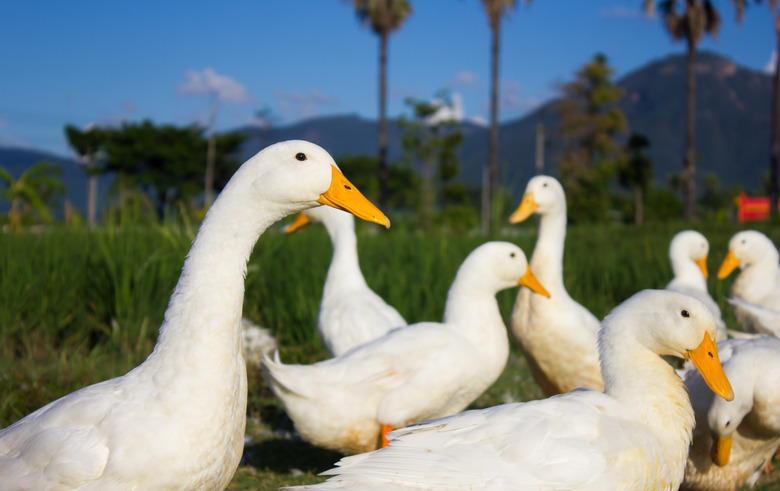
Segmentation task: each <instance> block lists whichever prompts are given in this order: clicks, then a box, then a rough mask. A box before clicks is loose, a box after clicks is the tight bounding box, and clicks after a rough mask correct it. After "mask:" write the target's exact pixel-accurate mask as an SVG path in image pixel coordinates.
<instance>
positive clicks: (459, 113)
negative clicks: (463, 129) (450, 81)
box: [426, 92, 465, 124]
mask: <svg viewBox="0 0 780 491" xmlns="http://www.w3.org/2000/svg"><path fill="white" fill-rule="evenodd" d="M450 99H451V101H450V102H451V103H452V104H451V105H449V106H448V105H444V104H442V101H441V100H439V99H434V100H433V101H432V103H433V104H434V105H439V110H438V111H436V112H435V113H434V114H433V115H431V116H430V117H428V118H427V120H426V122H427V123H428V124H436V123H441V122H443V121H457V122H460V121H463V118H464V117H465V110H464V109H463V96H461V95H460V94H459V93H457V92H454V93H453V94H452V95H451V96H450Z"/></svg>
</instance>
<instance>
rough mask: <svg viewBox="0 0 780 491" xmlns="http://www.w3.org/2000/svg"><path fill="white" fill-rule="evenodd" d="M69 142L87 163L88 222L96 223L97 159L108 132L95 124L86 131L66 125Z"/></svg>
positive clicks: (88, 126)
mask: <svg viewBox="0 0 780 491" xmlns="http://www.w3.org/2000/svg"><path fill="white" fill-rule="evenodd" d="M65 136H66V137H67V138H68V143H69V144H70V146H71V147H73V149H74V150H75V151H76V153H77V154H78V155H79V157H81V159H82V160H84V161H85V163H86V169H85V171H86V173H87V176H88V181H87V223H89V226H90V227H93V226H94V225H95V217H96V215H97V185H98V182H97V177H98V173H97V160H98V156H99V154H100V151H101V148H102V147H103V145H105V143H106V138H107V133H106V132H105V131H103V130H101V129H100V128H98V127H97V126H95V125H94V124H89V125H87V127H86V128H84V131H81V130H79V129H78V128H76V127H75V126H72V125H67V126H65Z"/></svg>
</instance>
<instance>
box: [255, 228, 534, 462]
mask: <svg viewBox="0 0 780 491" xmlns="http://www.w3.org/2000/svg"><path fill="white" fill-rule="evenodd" d="M527 271H528V267H527V263H526V261H525V256H524V254H523V253H522V251H521V250H520V249H519V248H518V247H517V246H515V245H513V244H509V243H506V242H489V243H486V244H483V245H482V246H480V247H478V248H477V249H475V250H474V251H473V252H472V253H471V254H469V256H468V257H467V258H466V260H465V261H464V262H463V264H462V265H461V267H460V268H459V270H458V273H457V275H456V278H455V280H454V282H453V284H452V286H451V287H450V291H449V293H448V296H447V302H446V308H445V313H444V319H443V322H442V323H433V322H423V323H418V324H412V325H409V326H406V327H399V328H396V329H394V330H392V331H390V332H389V333H387V334H386V335H385V336H382V337H380V338H377V339H375V340H374V341H371V342H369V343H367V344H364V345H362V346H359V347H357V348H355V349H353V350H351V351H348V352H347V353H345V354H343V355H341V356H338V357H335V358H332V359H330V360H325V361H322V362H318V363H314V364H312V365H284V364H282V363H281V362H279V360H278V359H277V360H275V361H273V360H270V359H266V360H265V361H264V365H263V368H264V376H265V377H266V380H267V381H268V383H269V385H270V386H271V388H272V389H273V391H274V393H275V394H276V395H277V396H278V397H279V398H280V399H281V400H282V402H283V404H284V406H285V409H286V410H287V413H288V415H289V416H290V418H291V419H292V420H293V422H294V423H295V428H296V430H297V431H298V432H299V433H300V435H301V437H302V438H304V439H305V440H307V441H309V442H311V443H314V444H315V445H319V446H322V447H325V448H330V449H332V450H337V451H340V452H343V453H347V454H352V453H359V452H365V451H368V450H373V449H375V448H377V447H378V446H379V444H380V427H381V425H389V426H392V427H394V428H400V427H403V426H406V425H408V424H410V423H413V422H416V421H420V420H423V419H430V418H435V417H439V416H443V415H448V414H454V413H456V412H458V411H461V410H463V409H464V408H465V407H466V406H467V405H468V404H469V403H471V402H472V401H473V400H474V399H476V398H477V397H478V396H479V395H480V394H481V393H482V392H483V391H484V390H485V389H487V388H488V387H489V386H490V385H491V384H492V383H493V382H494V381H495V380H496V379H497V378H498V376H499V375H500V374H501V372H502V371H503V369H504V366H505V365H506V361H507V358H508V356H509V341H508V339H507V334H506V328H505V326H504V323H503V319H502V317H501V312H500V311H499V308H498V303H497V301H496V299H495V294H496V293H497V292H498V291H499V290H501V289H504V288H508V287H510V286H513V285H517V284H518V280H519V279H520V278H521V277H524V273H526V272H527Z"/></svg>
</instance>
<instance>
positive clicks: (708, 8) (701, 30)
mask: <svg viewBox="0 0 780 491" xmlns="http://www.w3.org/2000/svg"><path fill="white" fill-rule="evenodd" d="M644 5H645V11H646V12H647V13H648V14H649V15H653V14H654V13H655V9H656V3H655V0H644ZM657 8H658V10H659V11H660V12H661V14H662V16H663V22H664V26H665V27H666V29H667V30H668V31H669V34H670V35H671V36H672V39H674V40H675V41H679V40H683V41H685V43H686V46H687V54H688V56H687V59H686V70H687V74H686V83H685V97H686V123H685V157H684V159H683V177H684V179H685V193H684V194H685V218H686V219H688V220H691V219H693V218H694V217H695V215H696V142H695V141H694V137H695V131H696V106H695V101H696V71H695V66H696V46H697V45H698V44H699V42H700V41H701V40H702V38H703V37H704V35H705V34H709V35H711V36H714V35H715V34H717V32H718V29H719V28H720V16H719V15H718V11H717V9H716V8H715V5H714V4H713V2H712V0H660V1H659V2H658V3H657Z"/></svg>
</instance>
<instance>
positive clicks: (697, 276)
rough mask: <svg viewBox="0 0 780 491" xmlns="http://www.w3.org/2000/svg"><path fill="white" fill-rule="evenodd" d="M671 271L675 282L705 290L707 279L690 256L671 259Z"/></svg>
mask: <svg viewBox="0 0 780 491" xmlns="http://www.w3.org/2000/svg"><path fill="white" fill-rule="evenodd" d="M672 271H673V272H674V280H675V282H678V283H682V284H684V285H686V286H690V287H694V288H696V289H697V290H700V291H704V292H706V291H707V279H706V278H704V274H702V272H701V269H699V266H698V265H697V264H696V263H695V262H693V260H692V259H690V258H687V257H686V258H677V259H672Z"/></svg>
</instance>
